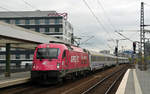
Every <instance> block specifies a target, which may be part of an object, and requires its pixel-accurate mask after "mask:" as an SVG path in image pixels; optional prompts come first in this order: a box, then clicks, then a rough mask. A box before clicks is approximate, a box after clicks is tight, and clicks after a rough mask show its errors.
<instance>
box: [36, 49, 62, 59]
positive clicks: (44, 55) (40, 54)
mask: <svg viewBox="0 0 150 94" xmlns="http://www.w3.org/2000/svg"><path fill="white" fill-rule="evenodd" d="M58 53H59V49H58V48H39V49H38V50H37V55H36V57H37V59H57V57H58Z"/></svg>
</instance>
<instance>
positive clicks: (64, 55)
mask: <svg viewBox="0 0 150 94" xmlns="http://www.w3.org/2000/svg"><path fill="white" fill-rule="evenodd" d="M65 57H66V50H64V52H63V55H62V58H65Z"/></svg>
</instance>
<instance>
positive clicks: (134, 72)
mask: <svg viewBox="0 0 150 94" xmlns="http://www.w3.org/2000/svg"><path fill="white" fill-rule="evenodd" d="M116 94H150V71H140V70H139V69H138V68H136V69H128V71H127V72H126V73H125V75H124V77H123V79H122V81H121V84H120V85H119V88H118V90H117V92H116Z"/></svg>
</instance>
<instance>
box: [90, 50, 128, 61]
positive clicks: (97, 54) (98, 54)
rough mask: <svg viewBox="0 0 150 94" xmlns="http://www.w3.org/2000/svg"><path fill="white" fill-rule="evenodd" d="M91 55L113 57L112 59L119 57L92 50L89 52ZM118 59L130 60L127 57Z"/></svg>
mask: <svg viewBox="0 0 150 94" xmlns="http://www.w3.org/2000/svg"><path fill="white" fill-rule="evenodd" d="M88 51H89V53H90V54H91V55H95V56H103V57H112V58H117V56H114V55H111V54H103V53H99V52H96V51H91V50H88ZM118 59H128V58H127V57H118Z"/></svg>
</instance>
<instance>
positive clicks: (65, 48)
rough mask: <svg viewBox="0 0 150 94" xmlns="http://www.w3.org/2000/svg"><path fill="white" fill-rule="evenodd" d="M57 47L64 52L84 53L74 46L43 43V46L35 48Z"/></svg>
mask: <svg viewBox="0 0 150 94" xmlns="http://www.w3.org/2000/svg"><path fill="white" fill-rule="evenodd" d="M52 46H55V47H58V48H62V49H64V50H72V51H76V52H86V51H85V50H84V49H82V48H80V47H77V46H74V45H68V44H62V43H47V44H46V43H45V44H40V45H38V46H37V47H38V48H47V47H52Z"/></svg>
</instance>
